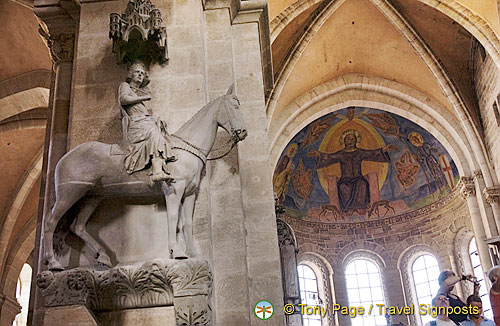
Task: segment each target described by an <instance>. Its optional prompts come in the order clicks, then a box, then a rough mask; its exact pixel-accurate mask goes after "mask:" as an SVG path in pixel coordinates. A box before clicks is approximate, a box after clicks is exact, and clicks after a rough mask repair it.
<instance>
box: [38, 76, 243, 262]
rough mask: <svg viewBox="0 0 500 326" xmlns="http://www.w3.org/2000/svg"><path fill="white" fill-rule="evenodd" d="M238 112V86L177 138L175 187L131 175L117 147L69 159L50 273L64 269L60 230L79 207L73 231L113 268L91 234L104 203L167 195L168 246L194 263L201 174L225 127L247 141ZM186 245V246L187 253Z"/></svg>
mask: <svg viewBox="0 0 500 326" xmlns="http://www.w3.org/2000/svg"><path fill="white" fill-rule="evenodd" d="M238 109H239V101H238V99H237V97H236V95H235V93H234V85H233V86H231V87H230V88H229V90H228V92H227V93H226V94H225V95H223V96H221V97H218V98H216V99H215V100H213V101H211V102H210V103H208V104H207V105H206V106H205V107H203V108H202V109H201V110H199V111H198V112H197V113H196V114H195V115H194V116H193V117H192V118H191V119H190V120H189V121H188V122H186V123H185V124H184V125H183V126H182V127H181V128H179V130H178V131H177V132H176V133H175V134H173V135H171V138H172V141H173V151H174V153H173V155H175V156H176V157H177V161H176V162H173V163H169V164H168V166H169V171H170V173H171V176H172V177H173V178H174V180H175V182H169V183H167V182H164V181H162V182H159V183H158V182H157V183H152V182H151V181H150V178H149V176H148V175H147V173H143V172H142V171H139V172H138V173H134V174H132V175H129V174H127V172H126V171H125V167H124V165H123V157H124V156H123V155H111V152H112V149H113V147H115V148H116V145H112V144H104V143H100V142H95V141H92V142H87V143H83V144H81V145H79V146H77V147H75V148H74V149H72V150H71V151H69V152H68V153H66V155H64V156H63V157H62V158H61V160H60V161H59V162H58V163H57V166H56V171H55V190H56V201H55V204H54V206H53V208H52V210H51V211H50V212H49V213H47V214H46V216H45V217H44V220H43V232H42V236H43V240H42V241H43V258H44V262H45V263H46V264H47V265H48V268H49V269H50V270H62V269H63V267H62V265H61V264H60V262H59V261H57V260H56V258H55V256H54V248H53V238H54V230H55V228H56V226H57V223H58V222H59V220H60V219H61V217H62V216H63V215H64V214H65V213H66V212H67V211H68V210H69V209H70V208H71V207H72V206H73V205H74V204H75V203H76V202H78V201H80V202H81V206H80V207H81V209H80V210H79V211H78V213H77V214H76V216H75V219H74V222H73V223H72V224H71V226H70V229H71V230H72V231H73V232H74V233H75V234H76V235H77V236H79V237H80V238H81V239H82V240H83V241H85V243H86V244H87V245H89V246H90V248H92V249H93V250H94V251H95V257H96V258H97V262H98V263H99V264H102V265H106V266H110V265H111V260H110V258H109V256H108V255H107V254H106V250H105V249H104V248H103V247H102V246H101V245H100V244H99V243H98V241H97V240H96V239H94V237H93V236H92V235H91V234H90V233H88V232H87V230H86V224H87V221H88V220H89V218H90V216H91V215H92V213H93V212H94V210H95V209H96V208H97V206H98V205H99V203H100V202H101V200H102V199H103V198H104V197H106V196H116V195H127V196H152V195H158V194H160V195H161V194H163V195H164V196H165V200H166V204H167V217H168V243H169V247H170V252H171V253H172V257H173V258H176V259H184V258H188V257H193V256H194V255H195V252H194V247H193V237H192V225H193V223H192V219H193V210H194V202H195V196H196V190H197V189H198V187H199V185H200V179H201V172H202V169H203V167H204V165H205V163H206V160H207V155H208V153H209V152H210V150H211V149H212V146H213V144H214V142H215V137H216V135H217V129H218V127H219V126H220V127H222V128H224V129H225V130H226V131H227V132H228V133H229V134H230V135H231V137H232V139H233V141H234V143H236V142H238V141H241V140H243V139H244V138H245V137H246V136H247V131H246V128H245V123H244V120H243V118H242V115H241V112H239V110H238ZM233 145H234V144H233ZM180 243H184V244H185V247H186V251H184V250H183V248H181V246H180V245H179V244H180Z"/></svg>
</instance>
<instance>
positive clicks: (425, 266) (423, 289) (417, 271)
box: [411, 254, 439, 325]
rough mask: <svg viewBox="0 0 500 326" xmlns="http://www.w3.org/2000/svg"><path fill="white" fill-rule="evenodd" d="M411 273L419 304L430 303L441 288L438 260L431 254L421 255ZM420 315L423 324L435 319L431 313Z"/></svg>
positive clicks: (414, 263) (413, 265)
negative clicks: (438, 279)
mask: <svg viewBox="0 0 500 326" xmlns="http://www.w3.org/2000/svg"><path fill="white" fill-rule="evenodd" d="M411 274H412V277H413V284H414V286H415V295H416V298H417V305H421V304H426V305H430V304H431V301H432V298H433V295H434V294H435V293H436V291H437V289H439V283H438V281H437V278H438V276H439V266H438V261H437V260H436V258H434V257H433V256H431V255H429V254H424V255H421V256H420V257H418V258H417V259H415V261H414V262H413V264H412V266H411ZM418 316H419V317H420V318H421V322H422V325H423V324H425V323H427V322H428V321H431V320H433V319H434V318H433V317H432V316H431V315H430V314H429V315H418Z"/></svg>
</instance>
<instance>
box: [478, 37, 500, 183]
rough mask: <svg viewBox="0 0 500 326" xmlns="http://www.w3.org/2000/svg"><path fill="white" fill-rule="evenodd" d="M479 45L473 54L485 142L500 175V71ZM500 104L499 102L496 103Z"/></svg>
mask: <svg viewBox="0 0 500 326" xmlns="http://www.w3.org/2000/svg"><path fill="white" fill-rule="evenodd" d="M480 47H481V45H478V46H477V47H476V48H475V50H474V53H473V54H472V55H473V61H474V86H475V88H476V93H477V98H478V102H479V109H480V113H481V119H482V122H483V128H484V136H485V143H486V147H487V150H488V155H489V158H490V160H491V161H492V162H493V165H494V167H495V171H496V175H497V177H499V176H500V142H498V137H499V136H500V128H499V124H500V117H496V115H495V110H498V109H495V108H494V105H493V104H494V103H495V102H497V96H498V95H499V94H500V72H499V71H498V68H497V66H496V65H495V63H494V62H493V59H492V58H491V56H490V55H488V54H484V52H483V53H481V52H482V49H481V48H480ZM496 105H497V106H498V103H497V104H496Z"/></svg>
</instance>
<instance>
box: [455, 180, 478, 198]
mask: <svg viewBox="0 0 500 326" xmlns="http://www.w3.org/2000/svg"><path fill="white" fill-rule="evenodd" d="M458 187H459V189H460V195H461V196H462V198H464V199H467V198H469V196H476V186H475V185H474V178H473V177H461V178H460V181H459V183H458Z"/></svg>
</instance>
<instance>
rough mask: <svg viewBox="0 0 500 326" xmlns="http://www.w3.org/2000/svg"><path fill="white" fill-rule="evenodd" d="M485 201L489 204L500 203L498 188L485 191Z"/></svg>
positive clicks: (485, 189)
mask: <svg viewBox="0 0 500 326" xmlns="http://www.w3.org/2000/svg"><path fill="white" fill-rule="evenodd" d="M483 195H484V200H486V202H487V203H488V204H490V205H491V204H493V203H497V204H498V203H500V189H499V188H498V187H486V188H484V189H483Z"/></svg>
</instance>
